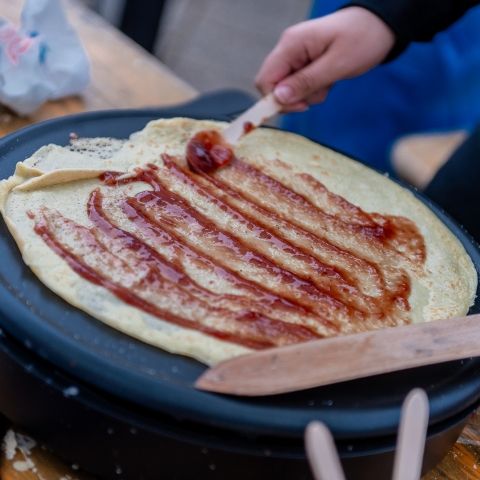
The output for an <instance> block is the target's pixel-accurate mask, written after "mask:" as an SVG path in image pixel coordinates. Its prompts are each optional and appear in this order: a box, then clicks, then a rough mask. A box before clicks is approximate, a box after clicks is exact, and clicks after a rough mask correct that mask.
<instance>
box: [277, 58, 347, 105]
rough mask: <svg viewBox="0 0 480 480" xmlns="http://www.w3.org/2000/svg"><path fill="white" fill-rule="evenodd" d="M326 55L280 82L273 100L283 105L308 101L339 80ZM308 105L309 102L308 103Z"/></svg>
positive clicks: (330, 59) (337, 73) (331, 61)
mask: <svg viewBox="0 0 480 480" xmlns="http://www.w3.org/2000/svg"><path fill="white" fill-rule="evenodd" d="M332 57H333V56H332V55H329V54H328V53H327V54H325V55H323V56H322V57H320V58H319V59H317V60H315V61H314V62H312V63H310V64H308V65H307V66H306V67H304V68H302V69H301V70H298V71H297V72H295V73H293V74H292V75H290V76H289V77H287V78H285V79H284V80H282V81H281V82H280V83H279V84H278V85H277V86H276V87H275V89H274V91H273V94H274V95H275V98H276V99H277V100H278V101H279V102H280V103H282V104H284V105H290V104H292V103H298V102H302V101H308V99H309V98H315V97H316V94H317V93H319V92H326V91H328V89H329V87H330V86H331V85H332V84H333V83H334V82H335V81H336V80H339V79H340V78H341V75H340V72H338V71H335V69H334V68H333V63H334V62H333V59H332ZM309 103H310V102H309Z"/></svg>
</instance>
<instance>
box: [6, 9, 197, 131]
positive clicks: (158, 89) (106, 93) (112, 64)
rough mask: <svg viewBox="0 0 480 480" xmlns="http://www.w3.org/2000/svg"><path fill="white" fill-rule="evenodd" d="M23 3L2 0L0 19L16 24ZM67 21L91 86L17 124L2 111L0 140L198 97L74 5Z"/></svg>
mask: <svg viewBox="0 0 480 480" xmlns="http://www.w3.org/2000/svg"><path fill="white" fill-rule="evenodd" d="M22 4H23V0H0V16H2V17H5V18H8V19H11V20H12V21H14V22H15V23H18V19H19V15H20V11H21V6H22ZM64 6H65V8H66V12H67V15H68V17H69V19H70V21H71V23H72V25H73V26H74V28H75V30H76V31H77V33H78V35H79V36H80V39H81V40H82V42H83V45H84V46H85V49H86V50H87V53H88V56H89V57H90V61H91V75H92V81H91V83H90V85H89V87H88V88H87V89H86V91H85V92H84V93H83V94H82V95H81V96H78V97H70V98H66V99H62V100H58V101H53V102H48V103H46V104H45V105H44V106H43V107H42V108H40V109H39V110H38V112H36V113H35V114H33V115H32V116H30V117H27V118H19V117H17V116H14V115H12V114H11V113H9V112H8V111H6V110H5V109H3V111H2V110H1V109H0V136H1V135H5V134H6V133H9V132H11V131H14V130H17V129H18V128H20V127H23V126H25V125H29V124H31V123H35V122H38V121H41V120H45V119H47V118H52V117H58V116H60V115H67V114H71V113H76V112H81V111H89V110H101V109H110V108H136V107H146V106H150V107H151V106H156V105H159V106H160V105H162V106H163V105H169V104H175V103H180V102H184V101H187V100H189V99H191V98H193V97H194V96H195V95H196V91H195V90H194V89H193V88H192V87H190V86H189V85H188V84H187V83H185V82H184V81H182V80H181V79H179V78H178V77H176V76H175V75H174V74H173V73H172V72H171V71H170V70H169V69H168V68H167V67H165V66H164V65H162V63H160V62H159V61H158V59H156V58H155V57H153V56H152V55H150V54H148V53H147V52H146V51H145V50H143V49H142V48H141V47H139V46H138V45H137V44H136V43H134V42H133V41H131V40H130V39H129V38H127V37H126V36H125V35H123V34H122V33H121V32H120V31H119V30H117V29H115V28H113V27H112V26H110V25H109V24H108V23H107V22H105V21H104V20H103V19H102V18H101V17H99V16H98V15H97V14H95V13H94V12H92V11H91V10H88V9H87V8H85V7H83V6H82V5H80V4H79V3H77V2H76V1H75V0H64Z"/></svg>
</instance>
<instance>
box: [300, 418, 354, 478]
mask: <svg viewBox="0 0 480 480" xmlns="http://www.w3.org/2000/svg"><path fill="white" fill-rule="evenodd" d="M305 447H306V450H307V457H308V460H309V462H310V468H311V469H312V472H313V476H314V477H315V480H345V476H344V474H343V470H342V466H341V463H340V459H339V458H338V453H337V449H336V447H335V443H334V441H333V437H332V434H331V433H330V430H329V429H328V428H327V427H326V426H325V425H324V424H323V423H320V422H312V423H310V424H309V425H308V427H307V430H306V432H305Z"/></svg>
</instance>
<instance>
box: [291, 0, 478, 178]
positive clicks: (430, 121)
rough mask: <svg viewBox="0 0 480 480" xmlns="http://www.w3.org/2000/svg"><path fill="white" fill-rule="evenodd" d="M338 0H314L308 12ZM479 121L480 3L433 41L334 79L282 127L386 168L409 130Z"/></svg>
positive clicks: (318, 12)
mask: <svg viewBox="0 0 480 480" xmlns="http://www.w3.org/2000/svg"><path fill="white" fill-rule="evenodd" d="M343 4H344V2H342V1H341V0H320V1H316V2H315V4H314V7H313V10H312V17H319V16H323V15H326V14H328V13H331V12H333V11H335V10H336V9H338V8H339V7H340V6H342V5H343ZM479 121H480V7H475V8H473V9H471V10H470V11H469V12H468V13H467V14H466V15H465V16H464V17H462V18H461V19H460V20H459V21H458V22H457V23H455V24H454V25H453V26H452V27H450V28H449V29H448V30H446V31H445V32H442V33H439V34H438V35H436V36H435V37H434V39H433V40H432V41H431V42H430V43H412V44H411V45H410V46H409V47H408V49H407V50H406V51H405V52H404V53H403V54H402V55H400V56H399V57H398V58H397V59H395V60H393V61H391V62H390V63H388V64H385V65H382V66H380V67H377V68H376V69H374V70H372V71H370V72H368V73H367V74H365V75H362V76H361V77H357V78H355V79H351V80H344V81H341V82H339V83H338V84H337V85H336V86H334V88H333V89H332V90H331V92H330V94H329V96H328V98H327V100H326V101H325V102H324V103H323V104H321V105H318V106H314V107H312V108H311V109H310V110H309V111H307V112H305V113H300V114H291V115H287V116H285V118H284V119H283V125H282V126H283V127H284V128H286V129H288V130H291V131H294V132H298V133H301V134H302V135H306V136H308V137H311V138H313V139H315V140H317V141H319V142H322V143H325V144H327V145H330V146H332V147H334V148H337V149H339V150H341V151H344V152H345V153H347V154H348V155H350V156H353V157H356V158H358V159H360V160H362V161H363V162H364V163H367V164H369V165H371V166H373V167H375V168H378V169H380V170H385V171H389V170H390V165H389V154H390V149H391V146H392V144H393V142H394V141H395V140H396V139H397V138H399V137H400V136H402V135H406V134H409V133H414V132H431V131H448V130H456V129H468V130H471V129H473V127H474V125H475V124H476V123H478V122H479Z"/></svg>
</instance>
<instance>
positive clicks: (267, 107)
mask: <svg viewBox="0 0 480 480" xmlns="http://www.w3.org/2000/svg"><path fill="white" fill-rule="evenodd" d="M281 109H282V107H281V105H280V104H279V103H278V102H277V101H276V100H275V97H274V96H273V94H271V93H270V94H269V95H267V96H266V97H263V98H261V99H260V100H259V101H258V102H257V103H255V105H253V106H252V107H250V108H249V109H248V110H246V111H245V112H243V113H242V114H241V115H240V116H239V117H238V118H236V119H235V120H234V121H233V122H232V123H231V124H230V125H229V126H228V127H227V128H226V129H225V130H224V131H223V132H222V136H223V138H224V139H225V141H226V142H227V143H229V144H230V145H235V144H236V143H237V142H238V140H240V138H241V137H242V136H243V135H244V134H245V133H246V132H248V131H249V130H250V129H252V128H254V127H258V126H259V125H261V124H262V123H264V122H265V121H266V120H268V119H269V118H270V117H273V116H274V115H276V114H277V113H278V112H280V110H281Z"/></svg>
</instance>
